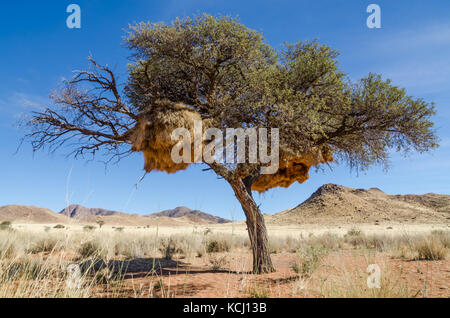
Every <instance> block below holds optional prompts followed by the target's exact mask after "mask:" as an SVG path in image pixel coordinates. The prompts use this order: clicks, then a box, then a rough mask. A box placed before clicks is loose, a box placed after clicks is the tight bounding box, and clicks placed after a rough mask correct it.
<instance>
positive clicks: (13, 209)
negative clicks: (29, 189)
mask: <svg viewBox="0 0 450 318" xmlns="http://www.w3.org/2000/svg"><path fill="white" fill-rule="evenodd" d="M69 220H70V219H69V218H68V217H67V216H65V215H61V214H57V213H55V212H53V211H52V210H49V209H44V208H38V207H35V206H24V205H6V206H2V207H0V222H3V221H9V222H14V223H37V224H48V223H66V222H67V221H69Z"/></svg>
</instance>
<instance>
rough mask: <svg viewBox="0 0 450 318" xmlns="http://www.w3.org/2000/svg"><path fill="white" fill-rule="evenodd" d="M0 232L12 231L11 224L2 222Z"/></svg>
mask: <svg viewBox="0 0 450 318" xmlns="http://www.w3.org/2000/svg"><path fill="white" fill-rule="evenodd" d="M0 230H3V231H4V230H12V227H11V222H9V221H3V222H2V223H0Z"/></svg>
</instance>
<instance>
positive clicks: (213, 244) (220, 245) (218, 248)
mask: <svg viewBox="0 0 450 318" xmlns="http://www.w3.org/2000/svg"><path fill="white" fill-rule="evenodd" d="M229 250H230V244H229V243H228V242H227V241H225V240H220V241H219V240H212V241H209V242H208V244H207V245H206V252H207V253H219V252H228V251H229Z"/></svg>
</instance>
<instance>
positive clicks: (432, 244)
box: [414, 236, 447, 261]
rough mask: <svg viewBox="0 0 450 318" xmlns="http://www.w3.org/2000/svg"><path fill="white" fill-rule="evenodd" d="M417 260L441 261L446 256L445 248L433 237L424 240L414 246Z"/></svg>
mask: <svg viewBox="0 0 450 318" xmlns="http://www.w3.org/2000/svg"><path fill="white" fill-rule="evenodd" d="M414 247H415V249H416V251H417V254H418V255H417V258H418V259H419V260H430V261H435V260H443V259H445V257H446V256H447V248H446V247H445V246H444V244H442V241H441V240H439V238H437V237H435V236H431V237H429V238H424V239H422V240H420V241H419V242H417V243H416V244H415V246H414Z"/></svg>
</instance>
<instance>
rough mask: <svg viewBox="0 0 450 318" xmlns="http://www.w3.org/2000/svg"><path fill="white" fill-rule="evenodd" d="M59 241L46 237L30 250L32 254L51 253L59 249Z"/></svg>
mask: <svg viewBox="0 0 450 318" xmlns="http://www.w3.org/2000/svg"><path fill="white" fill-rule="evenodd" d="M57 245H58V241H57V240H56V239H53V238H45V239H41V240H39V241H37V242H36V243H34V245H33V246H32V247H31V248H30V249H29V250H28V252H29V253H31V254H37V253H51V252H53V251H55V250H57Z"/></svg>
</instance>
